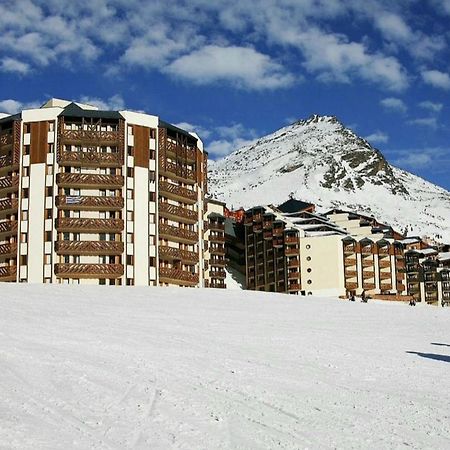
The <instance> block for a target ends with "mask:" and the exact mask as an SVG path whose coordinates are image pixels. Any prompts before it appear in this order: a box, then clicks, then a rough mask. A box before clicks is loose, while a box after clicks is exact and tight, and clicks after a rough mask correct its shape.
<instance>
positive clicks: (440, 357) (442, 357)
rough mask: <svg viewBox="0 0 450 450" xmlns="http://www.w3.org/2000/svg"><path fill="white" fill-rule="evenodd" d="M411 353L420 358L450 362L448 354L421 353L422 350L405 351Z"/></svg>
mask: <svg viewBox="0 0 450 450" xmlns="http://www.w3.org/2000/svg"><path fill="white" fill-rule="evenodd" d="M406 353H411V354H413V355H418V356H421V357H422V358H428V359H435V360H437V361H444V362H448V363H450V356H448V355H437V354H436V353H422V352H406Z"/></svg>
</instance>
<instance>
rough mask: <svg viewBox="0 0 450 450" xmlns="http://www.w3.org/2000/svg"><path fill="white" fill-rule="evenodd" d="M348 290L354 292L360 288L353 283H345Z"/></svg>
mask: <svg viewBox="0 0 450 450" xmlns="http://www.w3.org/2000/svg"><path fill="white" fill-rule="evenodd" d="M345 287H346V289H349V290H353V289H357V288H358V283H354V282H352V281H345Z"/></svg>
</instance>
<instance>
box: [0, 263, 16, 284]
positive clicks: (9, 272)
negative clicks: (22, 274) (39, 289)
mask: <svg viewBox="0 0 450 450" xmlns="http://www.w3.org/2000/svg"><path fill="white" fill-rule="evenodd" d="M16 277H17V266H1V267H0V281H16Z"/></svg>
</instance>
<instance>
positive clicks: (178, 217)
mask: <svg viewBox="0 0 450 450" xmlns="http://www.w3.org/2000/svg"><path fill="white" fill-rule="evenodd" d="M158 211H159V215H160V217H165V218H167V219H170V220H175V221H176V222H183V223H190V224H194V223H197V222H198V212H197V211H191V210H190V209H187V208H183V207H182V206H175V205H171V204H170V203H166V202H159V204H158Z"/></svg>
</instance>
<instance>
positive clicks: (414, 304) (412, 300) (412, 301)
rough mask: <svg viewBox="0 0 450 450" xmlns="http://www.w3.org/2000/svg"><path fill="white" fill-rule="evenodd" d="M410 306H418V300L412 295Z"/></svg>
mask: <svg viewBox="0 0 450 450" xmlns="http://www.w3.org/2000/svg"><path fill="white" fill-rule="evenodd" d="M409 306H416V300H415V299H414V297H412V298H411V300H410V301H409Z"/></svg>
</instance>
